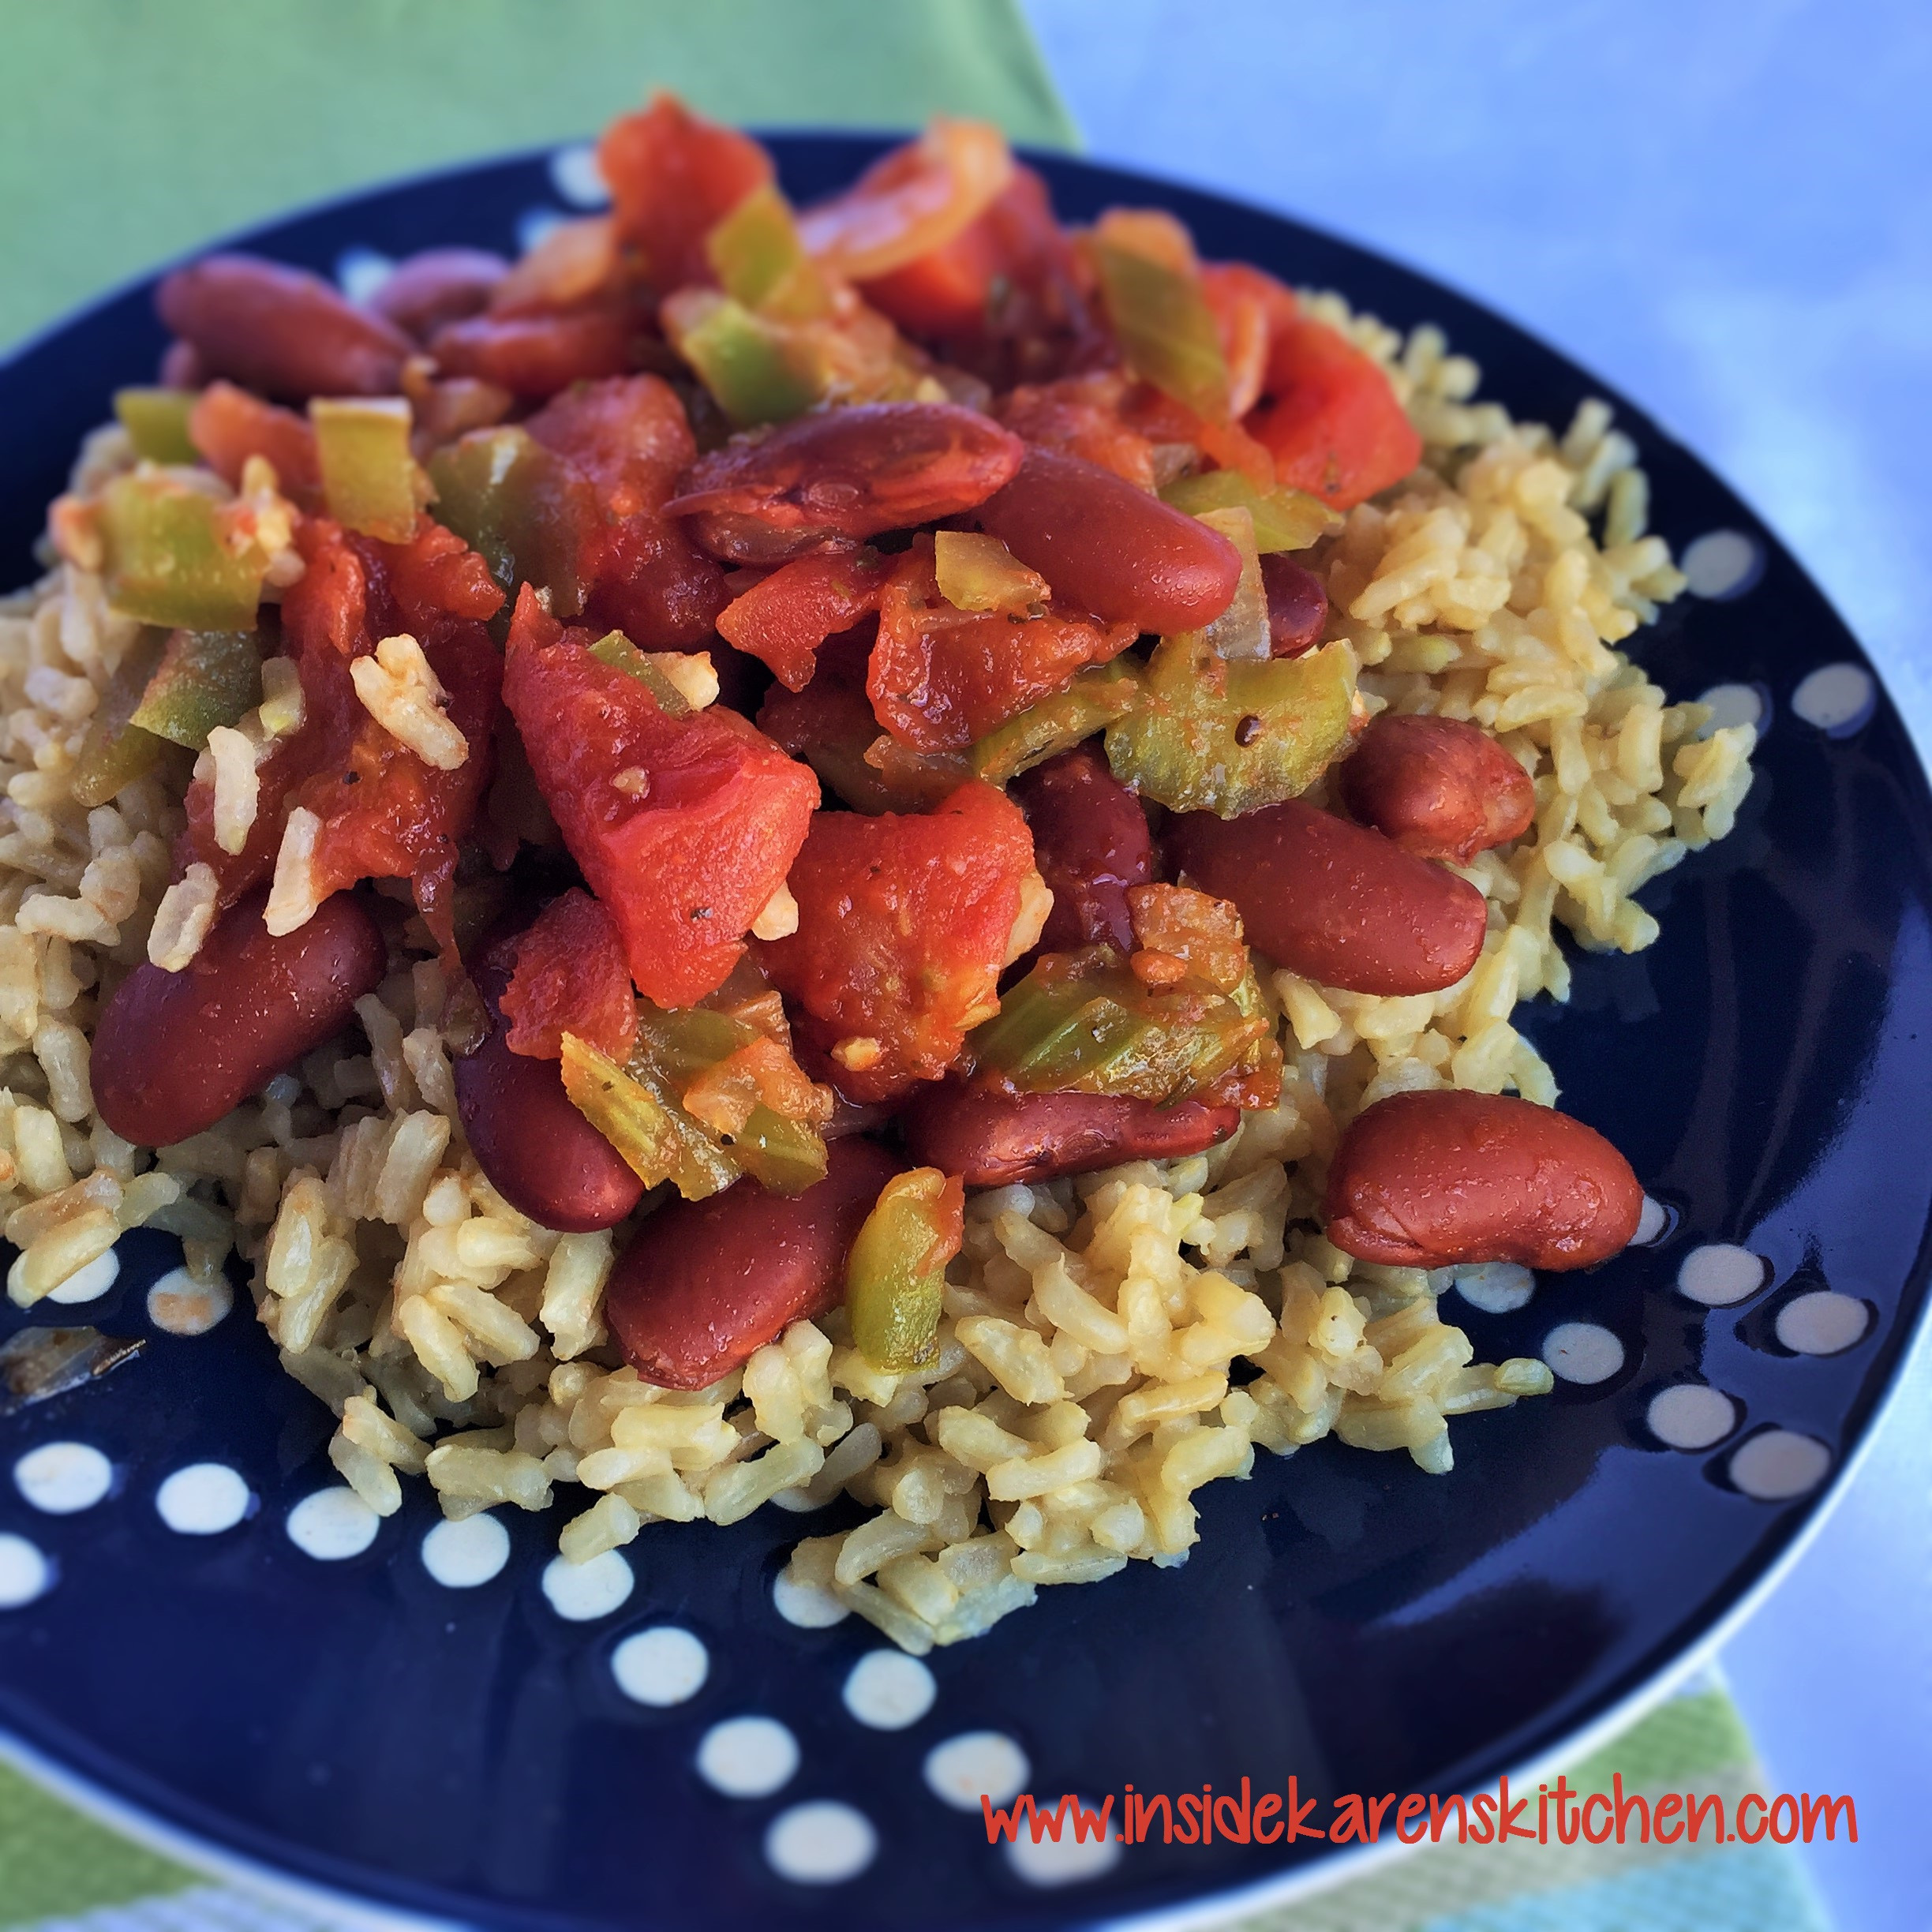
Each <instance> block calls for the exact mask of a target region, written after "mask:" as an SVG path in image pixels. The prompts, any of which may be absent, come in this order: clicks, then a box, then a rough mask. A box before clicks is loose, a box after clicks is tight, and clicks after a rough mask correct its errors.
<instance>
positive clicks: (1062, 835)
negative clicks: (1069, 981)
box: [1009, 745, 1154, 953]
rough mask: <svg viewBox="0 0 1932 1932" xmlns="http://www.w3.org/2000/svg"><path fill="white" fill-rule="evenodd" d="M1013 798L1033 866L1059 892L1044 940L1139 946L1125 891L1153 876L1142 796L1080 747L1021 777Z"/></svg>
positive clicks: (1044, 943)
mask: <svg viewBox="0 0 1932 1932" xmlns="http://www.w3.org/2000/svg"><path fill="white" fill-rule="evenodd" d="M1009 796H1011V797H1012V798H1013V799H1015V800H1016V801H1017V803H1018V804H1019V807H1020V810H1021V811H1024V813H1025V814H1026V817H1027V823H1028V826H1031V827H1032V832H1033V863H1035V865H1036V866H1038V867H1039V873H1040V877H1041V878H1043V879H1044V880H1045V881H1046V882H1047V889H1048V890H1049V891H1050V893H1052V894H1053V896H1054V902H1053V910H1052V911H1051V912H1049V913H1048V914H1047V923H1046V925H1045V927H1043V928H1042V930H1041V932H1040V937H1039V943H1040V945H1041V948H1042V949H1043V950H1044V951H1046V952H1048V953H1071V952H1073V951H1075V950H1076V949H1078V948H1079V947H1081V946H1084V945H1097V944H1099V943H1100V942H1103V941H1105V942H1107V943H1109V944H1110V945H1116V946H1118V947H1119V948H1120V949H1121V952H1123V953H1131V952H1133V949H1134V930H1133V915H1132V914H1131V913H1130V912H1129V911H1128V908H1127V888H1128V887H1129V886H1144V885H1145V884H1146V883H1147V882H1148V880H1149V879H1151V878H1152V877H1153V876H1154V841H1153V837H1152V835H1151V833H1149V832H1148V822H1147V814H1146V813H1145V812H1144V811H1142V810H1141V809H1140V800H1139V799H1137V798H1136V797H1135V796H1134V795H1133V793H1132V792H1129V790H1128V789H1127V788H1126V787H1125V785H1124V784H1121V781H1119V780H1118V778H1116V777H1114V774H1113V773H1112V772H1111V771H1110V770H1109V769H1107V762H1106V759H1105V758H1103V757H1102V756H1101V755H1100V754H1099V752H1098V751H1095V750H1094V749H1093V747H1091V745H1081V746H1080V747H1077V748H1076V750H1074V751H1068V752H1064V753H1062V754H1061V756H1060V757H1058V758H1049V759H1048V760H1047V762H1046V763H1045V764H1043V765H1039V766H1035V767H1034V769H1032V771H1030V772H1027V773H1024V774H1023V775H1022V776H1021V777H1018V778H1016V779H1015V780H1014V781H1013V784H1012V785H1011V786H1010V787H1009Z"/></svg>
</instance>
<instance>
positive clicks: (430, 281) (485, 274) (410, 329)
mask: <svg viewBox="0 0 1932 1932" xmlns="http://www.w3.org/2000/svg"><path fill="white" fill-rule="evenodd" d="M509 272H510V264H509V263H508V262H507V261H505V260H504V258H503V256H500V255H495V254H492V253H490V251H489V249H470V248H441V249H424V250H423V251H422V252H421V253H420V254H417V255H406V256H404V257H403V258H402V260H401V261H399V262H398V263H397V264H396V265H395V268H392V269H391V271H389V276H388V280H387V281H385V282H384V283H382V284H381V286H380V287H379V288H377V290H376V292H375V294H373V295H372V296H371V297H370V298H369V307H370V308H371V309H373V310H374V311H375V312H376V314H378V315H379V316H384V318H386V319H387V320H389V321H391V322H393V323H394V324H395V325H396V327H397V328H399V329H402V330H403V331H406V333H407V334H409V335H414V337H415V338H416V339H417V341H418V342H427V341H428V340H429V338H430V337H431V336H432V335H434V334H435V333H436V331H437V330H438V329H440V328H442V326H443V325H444V323H446V322H460V321H462V320H463V318H464V317H465V316H473V315H474V314H475V313H477V310H479V309H481V308H483V307H484V306H485V305H486V304H487V303H488V302H489V298H490V291H491V290H492V289H494V288H495V287H496V284H497V283H499V282H500V281H501V280H502V279H504V276H505V275H507V274H508V273H509Z"/></svg>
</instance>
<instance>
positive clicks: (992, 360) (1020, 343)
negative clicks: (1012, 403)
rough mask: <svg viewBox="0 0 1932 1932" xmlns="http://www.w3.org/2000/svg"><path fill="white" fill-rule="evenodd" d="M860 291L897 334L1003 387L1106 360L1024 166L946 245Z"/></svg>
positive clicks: (1041, 196) (1072, 266)
mask: <svg viewBox="0 0 1932 1932" xmlns="http://www.w3.org/2000/svg"><path fill="white" fill-rule="evenodd" d="M901 152H904V151H903V150H902V151H901ZM892 159H893V156H890V155H888V156H887V157H886V160H887V161H888V162H889V161H891V160H892ZM879 165H880V166H881V167H884V166H885V165H886V163H880V164H879ZM860 287H861V290H862V292H863V294H864V296H865V298H866V299H867V301H869V302H871V305H873V307H874V308H875V309H879V310H880V311H881V312H882V313H884V314H886V315H888V316H890V317H891V318H892V319H893V321H895V322H897V324H899V326H900V328H903V329H904V330H906V331H908V333H910V334H912V335H916V336H917V337H919V339H920V340H921V341H922V342H923V343H928V344H932V345H936V346H938V348H939V350H941V352H942V354H944V355H945V358H946V359H947V360H948V361H952V362H956V363H957V364H958V365H960V366H961V367H962V368H964V369H971V370H972V372H973V373H974V374H975V375H978V376H984V377H986V378H987V380H989V381H991V382H994V383H995V384H998V385H999V386H1000V387H1001V388H1005V387H1007V386H1008V385H1009V384H1013V383H1014V382H1043V381H1047V380H1050V379H1051V378H1053V377H1054V376H1059V375H1061V374H1063V373H1065V372H1066V371H1067V370H1068V369H1072V368H1074V367H1076V366H1085V367H1089V368H1091V367H1092V366H1094V365H1095V359H1096V358H1098V357H1099V356H1100V355H1101V354H1104V353H1105V350H1104V338H1103V336H1102V335H1101V332H1100V331H1099V329H1098V328H1096V327H1095V324H1094V323H1093V320H1092V318H1091V313H1090V311H1089V309H1088V305H1087V302H1086V301H1085V300H1084V298H1083V296H1082V295H1081V293H1080V274H1079V269H1078V266H1077V264H1076V260H1075V257H1074V253H1073V245H1072V244H1071V243H1070V242H1069V241H1068V240H1067V238H1066V236H1065V234H1064V233H1063V232H1062V230H1061V227H1060V224H1059V223H1058V221H1057V220H1055V219H1054V211H1053V201H1052V198H1051V197H1050V195H1049V194H1048V193H1047V184H1046V182H1043V180H1042V179H1041V178H1040V177H1039V175H1038V174H1036V173H1035V171H1034V170H1032V168H1030V167H1021V166H1016V167H1014V169H1013V178H1012V179H1011V180H1010V181H1009V182H1008V183H1007V185H1006V186H1005V189H1002V192H1001V193H1000V194H999V196H998V198H997V199H996V200H994V202H993V204H992V205H991V206H990V208H987V211H986V212H985V213H984V214H983V215H980V216H979V219H977V220H976V221H975V222H973V223H972V224H971V225H970V226H969V227H967V228H965V229H964V230H961V231H960V233H959V234H957V235H955V236H954V237H953V239H952V240H951V241H948V242H947V243H945V245H943V246H942V247H940V248H936V249H932V250H931V251H930V252H929V253H927V254H924V255H922V256H919V259H918V260H915V261H910V262H908V263H907V264H905V266H904V267H903V268H896V269H894V270H893V271H892V272H891V273H890V274H889V275H880V276H878V277H877V278H875V279H872V280H870V281H867V282H864V283H861V284H860Z"/></svg>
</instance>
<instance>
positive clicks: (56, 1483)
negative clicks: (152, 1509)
mask: <svg viewBox="0 0 1932 1932" xmlns="http://www.w3.org/2000/svg"><path fill="white" fill-rule="evenodd" d="M13 1487H14V1488H16V1489H17V1490H18V1491H19V1492H21V1495H22V1496H24V1497H25V1498H26V1499H27V1500H28V1502H29V1503H32V1505H33V1506H34V1507H35V1508H36V1509H37V1510H41V1511H45V1512H46V1514H47V1515H50V1516H72V1515H76V1514H77V1512H78V1511H81V1510H89V1509H92V1507H94V1505H95V1503H98V1502H99V1501H100V1500H101V1498H102V1497H103V1496H106V1495H107V1492H108V1491H109V1490H110V1489H111V1488H113V1487H114V1465H113V1464H112V1463H111V1462H109V1461H108V1460H107V1458H106V1457H105V1456H104V1455H102V1454H101V1452H100V1451H99V1450H98V1449H96V1448H95V1447H94V1446H93V1445H92V1443H77V1442H51V1443H42V1444H41V1445H40V1447H39V1448H38V1449H29V1450H28V1451H27V1453H26V1455H24V1456H22V1457H21V1459H20V1460H19V1461H18V1462H16V1463H15V1464H14V1465H13Z"/></svg>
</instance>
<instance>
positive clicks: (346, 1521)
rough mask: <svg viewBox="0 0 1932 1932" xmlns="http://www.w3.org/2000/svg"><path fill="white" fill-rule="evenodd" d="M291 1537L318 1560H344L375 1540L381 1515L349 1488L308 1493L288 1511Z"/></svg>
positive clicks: (295, 1543)
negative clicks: (308, 1494) (310, 1494)
mask: <svg viewBox="0 0 1932 1932" xmlns="http://www.w3.org/2000/svg"><path fill="white" fill-rule="evenodd" d="M286 1527H287V1529H288V1539H289V1541H290V1542H291V1543H293V1544H294V1545H295V1547H296V1548H298V1550H300V1551H301V1553H302V1554H303V1555H304V1556H313V1558H314V1559H316V1562H317V1563H343V1562H346V1560H347V1559H349V1558H350V1557H351V1556H361V1554H362V1552H364V1551H365V1549H367V1548H369V1545H370V1544H372V1543H373V1542H374V1541H376V1531H377V1530H378V1529H380V1528H381V1527H382V1518H380V1516H378V1515H376V1512H375V1511H373V1509H371V1508H370V1507H369V1505H368V1504H367V1503H365V1502H364V1501H363V1500H362V1499H361V1497H360V1496H358V1495H357V1494H356V1492H354V1490H353V1489H350V1488H345V1487H342V1486H338V1487H336V1488H332V1489H318V1490H316V1492H314V1494H313V1495H312V1496H304V1497H303V1498H302V1500H301V1501H300V1502H299V1503H297V1504H296V1505H295V1507H294V1508H293V1509H292V1510H290V1511H289V1513H288V1522H287V1525H286Z"/></svg>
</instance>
